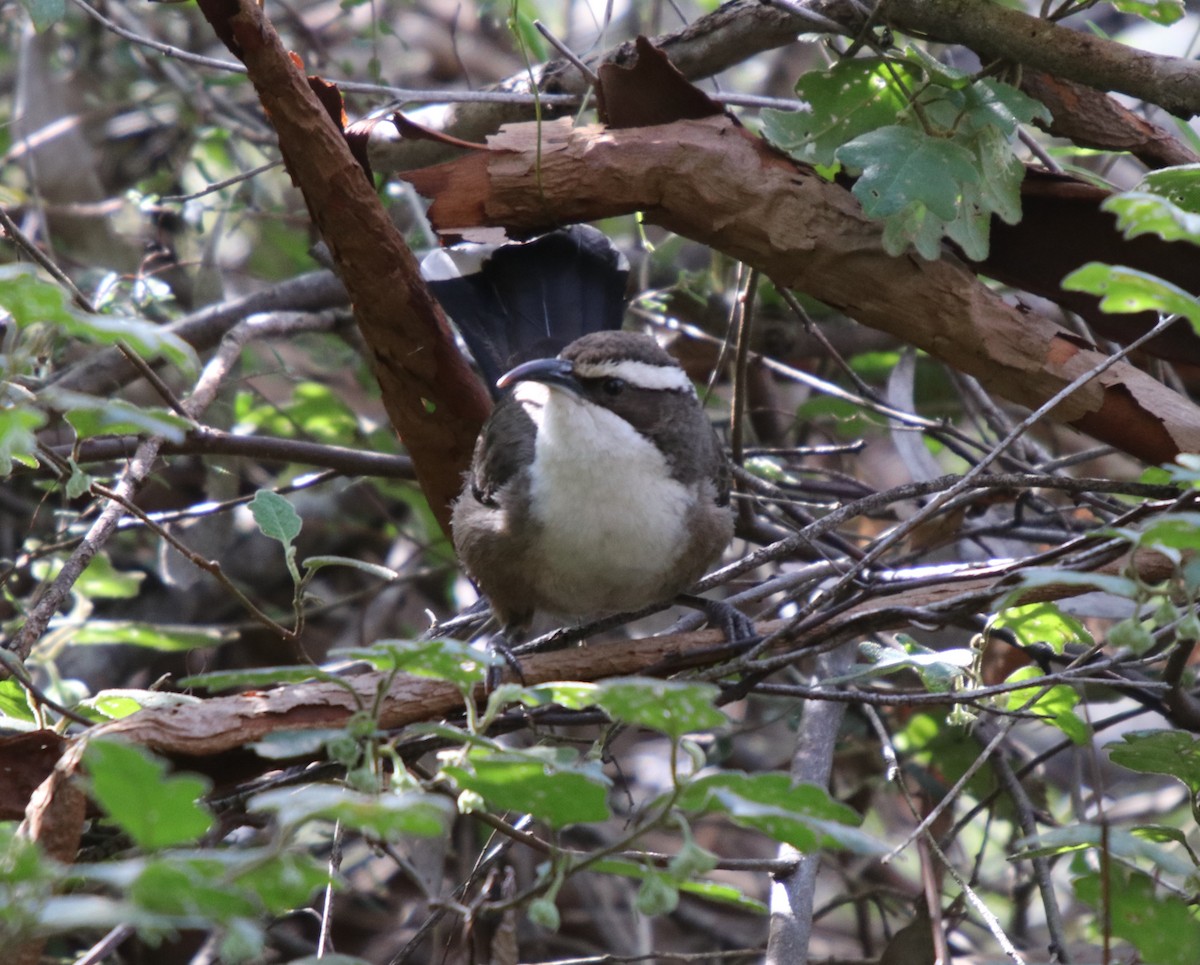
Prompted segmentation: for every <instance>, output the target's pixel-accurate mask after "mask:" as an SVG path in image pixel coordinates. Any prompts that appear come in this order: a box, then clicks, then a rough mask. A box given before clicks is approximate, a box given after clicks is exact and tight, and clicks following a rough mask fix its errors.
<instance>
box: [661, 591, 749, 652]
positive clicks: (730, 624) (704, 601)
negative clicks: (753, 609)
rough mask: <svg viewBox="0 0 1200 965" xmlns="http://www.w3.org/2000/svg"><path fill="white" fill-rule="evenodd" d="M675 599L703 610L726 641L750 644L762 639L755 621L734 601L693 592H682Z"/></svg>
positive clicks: (687, 605) (695, 608) (684, 604)
mask: <svg viewBox="0 0 1200 965" xmlns="http://www.w3.org/2000/svg"><path fill="white" fill-rule="evenodd" d="M675 600H676V602H677V603H680V604H682V605H683V606H686V607H691V608H692V609H694V610H700V611H701V612H703V614H704V615H705V616H706V617H708V622H709V624H710V625H711V626H713V627H715V628H717V629H718V630H720V631H721V633H722V634H724V636H725V642H726V643H734V644H750V643H755V642H757V641H758V640H759V639H760V637H759V635H758V631H757V630H756V629H755V627H754V621H753V620H751V619H750V618H749V617H748V616H746V614H744V613H743V612H742V611H741V610H739V609H738V608H737V607H735V606H734V605H733V604H732V603H726V602H725V601H724V600H710V599H708V597H704V596H694V595H692V594H691V593H680V594H679V595H678V596H677V597H676V598H675Z"/></svg>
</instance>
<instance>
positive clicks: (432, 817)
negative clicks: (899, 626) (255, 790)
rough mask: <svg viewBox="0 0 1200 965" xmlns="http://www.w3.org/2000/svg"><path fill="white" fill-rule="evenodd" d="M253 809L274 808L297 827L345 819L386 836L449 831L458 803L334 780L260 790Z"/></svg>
mask: <svg viewBox="0 0 1200 965" xmlns="http://www.w3.org/2000/svg"><path fill="white" fill-rule="evenodd" d="M248 808H249V810H251V811H270V812H273V813H274V814H275V816H276V819H277V820H278V821H279V823H280V824H282V825H284V826H285V827H288V828H295V827H298V826H300V825H302V824H305V823H307V822H309V821H317V820H320V821H341V822H342V824H344V825H346V826H347V827H350V828H355V829H357V830H360V831H370V832H372V833H373V834H375V835H377V836H378V837H380V838H383V839H384V840H395V839H396V838H398V837H400V836H402V835H414V836H416V837H422V838H431V837H437V836H438V835H441V834H444V833H445V832H446V827H447V825H448V824H449V821H450V817H451V811H452V808H453V806H452V805H451V804H450V803H449V802H448V801H447V800H446V799H445V798H443V797H440V796H436V795H433V794H424V793H420V792H415V791H414V792H404V793H399V794H396V793H391V792H388V793H384V794H364V793H362V792H360V791H353V790H351V789H350V788H346V787H338V786H336V785H333V784H309V785H307V786H305V787H301V788H280V789H278V790H274V791H265V792H263V793H262V794H256V795H255V796H254V797H253V798H251V799H250V803H249V805H248Z"/></svg>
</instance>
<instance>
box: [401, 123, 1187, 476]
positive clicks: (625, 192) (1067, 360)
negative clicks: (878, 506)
mask: <svg viewBox="0 0 1200 965" xmlns="http://www.w3.org/2000/svg"><path fill="white" fill-rule="evenodd" d="M539 135H540V146H539ZM489 145H490V148H491V150H490V151H489V152H487V153H483V152H480V153H478V154H476V155H474V156H472V157H469V158H466V159H464V160H463V161H462V162H450V163H449V164H446V165H440V166H438V167H435V168H432V169H427V170H423V171H416V172H410V174H409V175H408V178H409V180H411V181H412V183H413V184H414V185H415V186H416V187H417V189H418V190H419V191H421V192H423V193H425V194H427V195H429V196H431V197H433V198H434V199H435V200H434V204H433V207H432V208H431V211H430V215H431V218H432V219H433V221H434V224H435V226H436V227H437V228H438V230H439V231H442V232H444V233H447V234H455V233H456V231H458V230H462V229H466V228H470V227H476V226H478V225H480V224H487V225H504V226H507V227H509V228H512V229H516V230H517V231H518V232H528V233H534V232H536V231H540V230H544V229H546V228H550V227H553V226H555V225H558V224H563V223H569V222H575V221H589V220H594V219H597V218H603V217H610V216H613V215H618V214H627V213H630V212H633V211H641V212H643V213H644V215H645V217H646V218H647V220H649V221H651V222H653V223H656V224H660V225H662V226H663V227H665V228H668V229H670V230H672V231H675V232H677V233H679V234H681V235H684V236H686V237H689V238H692V239H694V240H696V241H699V242H702V243H704V244H706V245H709V246H710V247H712V248H715V249H717V250H719V251H722V252H724V253H726V254H728V255H730V256H731V257H734V258H737V259H739V260H741V261H743V262H745V263H746V264H748V265H750V266H751V267H754V268H757V269H758V270H760V271H762V272H763V273H764V274H766V275H767V276H769V277H770V278H771V279H772V280H773V281H775V282H776V283H777V284H780V285H783V286H786V287H789V288H794V289H797V290H799V291H803V292H805V293H807V294H809V295H811V296H813V297H814V298H817V299H819V300H821V301H823V302H825V303H826V304H828V305H831V306H833V307H834V308H837V309H839V310H841V311H843V312H845V313H846V314H847V315H849V316H850V317H852V318H855V319H857V320H858V321H859V322H861V323H862V324H864V325H867V326H870V327H871V328H875V329H878V330H880V331H883V332H887V333H889V334H891V335H894V336H896V337H898V338H900V339H902V340H904V341H905V342H908V343H910V344H912V345H915V346H917V347H919V348H922V349H924V350H925V351H927V352H929V353H930V354H931V355H933V356H935V357H936V358H939V359H941V360H942V361H944V362H946V363H947V364H949V365H952V366H954V367H955V368H957V369H959V370H960V371H963V372H966V373H968V374H970V375H973V376H975V377H976V378H977V379H979V381H980V382H981V383H982V384H983V385H984V386H985V387H987V388H988V389H989V390H990V391H992V392H995V393H996V394H997V395H1000V396H1002V397H1004V398H1007V399H1009V400H1011V401H1013V402H1017V403H1020V404H1021V405H1025V406H1029V407H1030V408H1035V407H1037V406H1039V405H1041V404H1042V403H1043V402H1045V401H1046V400H1047V399H1049V398H1050V397H1051V396H1053V395H1054V394H1055V393H1056V392H1058V391H1059V390H1061V389H1062V388H1064V387H1065V386H1066V385H1067V384H1068V383H1069V382H1070V381H1071V380H1072V379H1074V378H1076V377H1077V376H1079V375H1080V374H1081V373H1083V372H1084V371H1086V370H1088V369H1089V368H1091V367H1093V366H1095V365H1097V364H1098V363H1099V362H1101V361H1102V360H1103V359H1104V358H1105V356H1104V355H1103V354H1102V353H1100V352H1098V351H1096V350H1095V349H1093V348H1091V347H1087V346H1079V345H1075V344H1073V343H1071V342H1070V339H1072V338H1073V336H1070V335H1069V333H1067V332H1065V331H1064V330H1063V329H1062V328H1060V327H1059V326H1058V325H1057V324H1055V323H1054V322H1052V321H1050V320H1049V319H1047V318H1045V317H1043V316H1040V315H1038V314H1036V313H1034V312H1032V311H1029V310H1026V309H1024V308H1021V307H1014V306H1012V305H1009V304H1006V303H1005V302H1004V301H1003V299H1001V298H1000V297H999V296H998V295H996V294H995V293H994V292H992V291H991V290H990V289H989V288H987V286H985V285H984V284H983V283H982V282H981V281H979V279H978V278H976V277H975V275H974V273H973V272H972V271H971V269H970V268H969V267H968V266H967V265H965V264H963V263H962V262H961V261H959V260H957V259H955V258H953V257H952V256H949V255H947V256H946V257H943V258H942V259H940V260H938V261H933V262H929V261H925V260H923V259H921V258H919V257H918V256H916V255H905V256H901V257H892V256H890V255H888V254H887V253H886V252H885V251H884V250H883V245H882V240H881V228H880V225H879V224H878V223H876V222H872V221H870V220H869V219H868V218H867V217H866V216H865V215H864V214H863V213H862V210H861V208H860V207H859V204H858V202H857V200H856V199H855V198H854V197H853V195H851V194H850V193H849V192H848V191H846V190H845V189H843V188H841V187H839V186H838V185H835V184H831V183H829V182H826V181H824V180H822V179H821V178H820V177H818V176H817V175H816V174H815V173H814V172H812V171H811V170H810V169H808V168H806V167H804V166H802V165H799V164H796V163H795V162H793V161H792V160H791V159H789V158H787V157H785V156H783V155H781V154H779V153H778V152H776V151H774V150H773V149H772V148H771V147H769V146H768V145H766V144H765V143H764V142H762V141H761V140H759V139H758V138H756V137H754V136H752V135H751V134H749V133H748V132H746V131H745V130H744V129H742V128H741V127H739V126H737V125H736V124H735V123H733V122H732V121H730V120H729V119H728V118H724V117H719V118H708V119H704V120H698V121H679V122H676V123H673V124H667V125H662V126H659V127H646V128H635V129H629V130H611V129H607V128H602V127H598V126H588V127H581V128H578V129H572V128H571V127H570V125H569V123H568V122H565V121H559V122H554V123H550V124H543V125H536V124H522V125H514V126H510V127H506V128H504V129H503V130H502V131H501V132H500V133H499V134H498V135H496V136H495V137H493V138H491V139H490V141H489ZM1064 340H1066V342H1065V344H1064ZM1068 349H1069V350H1068ZM1053 416H1054V418H1056V419H1057V420H1059V421H1061V422H1063V423H1066V424H1068V425H1072V426H1074V427H1075V428H1078V429H1080V430H1081V431H1084V432H1087V433H1089V434H1091V435H1093V436H1095V437H1096V438H1098V439H1101V440H1103V441H1104V442H1107V443H1110V444H1111V445H1113V446H1116V447H1117V448H1120V449H1123V450H1124V451H1126V452H1128V453H1130V454H1132V455H1135V456H1137V457H1139V458H1141V459H1144V460H1146V461H1148V462H1153V463H1159V462H1166V461H1170V460H1171V459H1172V458H1174V456H1175V455H1177V454H1178V453H1179V452H1186V451H1197V450H1200V408H1197V407H1196V406H1195V405H1194V404H1193V403H1192V402H1190V401H1189V400H1188V399H1186V398H1184V397H1182V396H1180V395H1179V394H1177V393H1175V392H1172V391H1171V390H1170V389H1168V388H1167V387H1166V386H1164V385H1162V384H1161V383H1159V382H1157V381H1155V380H1154V379H1152V378H1151V377H1150V376H1148V375H1146V374H1145V373H1144V372H1142V371H1140V370H1138V369H1137V368H1135V367H1134V366H1132V365H1130V364H1128V363H1125V362H1121V363H1118V364H1116V365H1114V366H1113V367H1112V368H1110V369H1109V370H1108V371H1107V372H1105V373H1104V375H1103V376H1101V377H1099V378H1097V379H1095V380H1093V381H1092V382H1091V383H1089V384H1088V385H1086V386H1084V387H1083V388H1082V389H1080V390H1079V391H1078V392H1077V393H1075V395H1073V396H1072V397H1071V398H1070V399H1068V400H1067V401H1065V402H1064V403H1062V404H1061V405H1060V406H1058V407H1057V408H1056V410H1055V411H1054V413H1053Z"/></svg>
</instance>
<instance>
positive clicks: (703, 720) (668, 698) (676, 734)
mask: <svg viewBox="0 0 1200 965" xmlns="http://www.w3.org/2000/svg"><path fill="white" fill-rule="evenodd" d="M719 693H720V691H719V690H718V689H717V687H716V686H715V685H713V684H710V683H701V682H694V681H684V680H656V679H653V678H650V677H626V678H615V679H612V680H606V681H604V682H602V683H601V684H599V686H598V687H597V688H596V694H595V703H596V704H597V705H598V706H599V707H600V708H601V709H603V710H604V712H605V713H607V714H608V715H609V716H610V717H612V718H613V720H616V721H620V722H621V723H625V724H633V725H635V726H638V727H648V728H650V729H651V730H657V731H660V732H661V733H663V734H666V735H667V736H668V737H670V738H672V739H673V740H678V739H679V738H680V737H682V736H683V735H684V734H687V733H690V732H692V731H699V730H712V729H713V728H715V727H721V726H723V725H725V724H727V723H728V722H729V721H728V719H727V718H726V716H725V715H724V714H723V713H721V711H720V710H718V709H717V708H716V707H715V706H714V702H715V701H716V699H717V695H718V694H719Z"/></svg>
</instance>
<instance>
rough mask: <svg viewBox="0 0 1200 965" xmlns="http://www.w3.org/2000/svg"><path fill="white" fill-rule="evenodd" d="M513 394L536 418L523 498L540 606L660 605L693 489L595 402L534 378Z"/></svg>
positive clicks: (578, 610) (576, 609)
mask: <svg viewBox="0 0 1200 965" xmlns="http://www.w3.org/2000/svg"><path fill="white" fill-rule="evenodd" d="M514 396H515V398H516V399H517V400H518V401H519V402H520V403H521V404H522V405H524V407H525V409H526V411H527V412H528V413H529V415H530V418H532V419H533V421H534V423H535V424H536V425H537V430H538V432H537V442H536V447H535V453H534V459H533V463H532V464H531V465H530V469H529V472H530V487H529V496H530V500H531V506H532V515H533V521H534V522H535V524H536V526H537V537H536V538H537V540H538V542H539V550H540V554H539V555H540V558H541V559H544V560H546V561H547V563H548V564H549V565H547V566H546V567H545V568H544V570H545V575H544V576H543V577H542V578H541V580H540V582H541V584H542V585H541V587H540V591H541V593H542V595H543V597H544V598H545V601H546V602H545V606H546V608H547V609H549V610H552V611H554V612H557V613H559V614H564V615H570V616H593V615H597V614H601V613H606V612H614V611H617V610H630V609H637V608H638V607H641V606H648V605H650V604H652V603H659V602H662V590H661V586H662V584H663V581H664V576H665V575H666V574H669V573H671V572H672V571H673V570H674V568H675V567H676V566H677V564H678V562H679V560H680V558H681V556H682V555H683V553H684V551H685V547H686V546H687V543H688V537H689V533H688V530H687V517H688V507H689V506H690V505H691V503H692V500H693V499H694V498H695V493H694V492H693V491H692V490H691V489H690V488H689V487H687V486H685V485H683V484H682V483H680V482H678V481H677V480H675V479H673V478H672V477H671V473H670V466H669V465H668V464H667V460H666V458H665V457H664V456H663V454H662V452H661V451H660V450H659V448H658V447H657V446H656V445H654V444H653V443H652V442H651V441H650V440H648V439H646V438H645V437H644V436H642V435H641V434H640V433H639V432H637V431H636V430H635V429H634V428H633V427H632V426H631V425H630V424H629V423H628V422H626V421H625V420H624V419H622V418H621V417H620V416H618V415H616V414H615V413H613V412H610V411H609V410H607V409H605V408H603V407H602V406H598V405H593V404H591V403H589V402H586V401H584V400H583V399H580V398H579V397H578V396H576V395H574V394H573V393H571V392H569V391H566V390H563V389H558V388H551V387H549V386H547V385H545V384H544V383H541V382H521V383H520V384H519V385H517V387H516V388H515V390H514Z"/></svg>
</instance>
